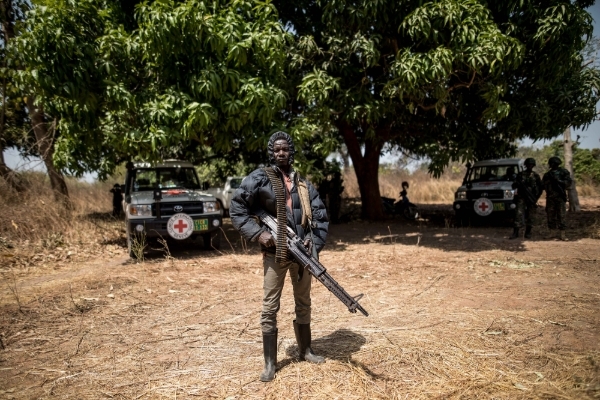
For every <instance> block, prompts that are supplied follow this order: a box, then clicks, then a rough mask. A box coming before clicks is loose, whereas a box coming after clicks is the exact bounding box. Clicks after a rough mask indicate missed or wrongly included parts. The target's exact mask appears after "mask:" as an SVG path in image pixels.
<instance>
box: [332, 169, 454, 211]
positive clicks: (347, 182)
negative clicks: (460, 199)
mask: <svg viewBox="0 0 600 400" xmlns="http://www.w3.org/2000/svg"><path fill="white" fill-rule="evenodd" d="M403 181H407V182H408V183H409V184H410V188H409V189H408V198H409V199H410V201H412V202H413V203H418V204H436V203H452V201H453V200H454V192H455V191H456V189H458V187H459V186H460V185H461V182H462V178H460V177H458V176H456V175H451V174H447V175H444V176H442V177H441V178H439V179H435V178H432V177H431V176H430V175H429V174H427V172H425V171H421V170H419V171H416V172H415V173H413V174H408V173H406V172H398V171H384V172H382V173H380V175H379V191H380V193H381V195H382V196H384V197H391V198H394V199H398V198H399V197H400V195H399V193H400V191H401V190H402V182H403ZM344 196H345V197H348V198H357V197H358V198H360V191H359V190H358V182H357V181H356V175H355V174H354V170H352V169H350V170H349V171H346V172H345V173H344Z"/></svg>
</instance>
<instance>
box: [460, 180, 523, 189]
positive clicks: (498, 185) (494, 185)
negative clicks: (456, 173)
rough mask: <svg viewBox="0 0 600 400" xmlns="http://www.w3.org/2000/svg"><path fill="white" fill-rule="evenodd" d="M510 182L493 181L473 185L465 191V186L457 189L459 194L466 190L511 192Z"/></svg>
mask: <svg viewBox="0 0 600 400" xmlns="http://www.w3.org/2000/svg"><path fill="white" fill-rule="evenodd" d="M511 189H512V182H511V181H494V182H476V183H473V184H472V186H471V188H470V189H467V187H466V186H465V185H462V186H461V187H459V188H458V191H459V192H464V191H467V190H511Z"/></svg>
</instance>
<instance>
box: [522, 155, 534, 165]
mask: <svg viewBox="0 0 600 400" xmlns="http://www.w3.org/2000/svg"><path fill="white" fill-rule="evenodd" d="M524 164H525V165H533V166H534V167H535V158H533V157H529V158H526V159H525V162H524Z"/></svg>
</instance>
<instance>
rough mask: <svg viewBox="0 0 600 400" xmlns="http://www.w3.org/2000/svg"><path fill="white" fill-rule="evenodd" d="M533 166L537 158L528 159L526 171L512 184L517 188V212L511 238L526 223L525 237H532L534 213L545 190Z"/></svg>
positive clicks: (515, 235) (519, 174)
mask: <svg viewBox="0 0 600 400" xmlns="http://www.w3.org/2000/svg"><path fill="white" fill-rule="evenodd" d="M533 167H535V159H534V158H528V159H526V160H525V168H526V169H525V171H521V172H519V173H518V174H517V177H516V178H515V182H514V183H513V184H512V187H513V189H517V196H516V202H517V209H516V212H515V224H514V228H513V234H512V235H511V236H510V239H516V238H518V237H519V229H521V228H522V227H523V224H525V238H527V239H529V238H531V228H532V227H533V220H532V213H533V210H534V209H535V208H536V207H537V205H536V203H537V201H538V199H539V198H540V196H541V195H542V191H543V190H544V188H543V187H542V180H541V179H540V175H539V174H538V173H537V172H535V171H534V170H533ZM507 174H508V172H507Z"/></svg>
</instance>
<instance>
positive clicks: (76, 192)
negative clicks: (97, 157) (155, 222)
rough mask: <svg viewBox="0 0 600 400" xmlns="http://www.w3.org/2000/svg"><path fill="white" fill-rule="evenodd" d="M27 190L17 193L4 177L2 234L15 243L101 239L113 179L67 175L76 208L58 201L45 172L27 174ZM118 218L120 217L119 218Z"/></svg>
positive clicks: (0, 187) (0, 201) (1, 188)
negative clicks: (99, 180) (104, 180)
mask: <svg viewBox="0 0 600 400" xmlns="http://www.w3.org/2000/svg"><path fill="white" fill-rule="evenodd" d="M23 177H24V179H25V181H26V182H27V187H28V189H27V191H25V192H24V193H17V192H15V191H14V190H12V188H10V187H9V186H8V185H7V184H6V182H5V181H4V180H0V204H2V205H3V207H2V209H3V212H2V213H1V214H0V237H3V238H5V239H7V240H8V241H10V242H14V243H30V244H35V243H40V242H41V243H42V244H45V245H48V246H51V245H53V244H54V245H60V244H61V243H62V242H64V243H68V242H71V243H80V244H81V243H87V242H89V241H90V240H96V239H97V235H96V234H97V233H98V230H104V229H112V228H108V227H106V226H102V225H103V222H110V217H109V215H110V214H109V213H110V211H111V210H112V203H111V201H112V197H111V194H110V193H109V190H110V187H111V185H110V183H93V184H91V183H86V182H81V181H79V180H77V179H67V186H68V189H69V195H70V199H71V202H72V204H73V209H72V210H71V211H68V210H66V209H65V207H64V206H63V204H61V202H59V201H57V200H56V199H55V197H54V195H53V193H52V190H51V188H50V182H49V180H48V178H47V176H46V175H45V174H43V173H38V172H28V173H25V174H23ZM115 221H116V220H115ZM104 225H105V224H104Z"/></svg>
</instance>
